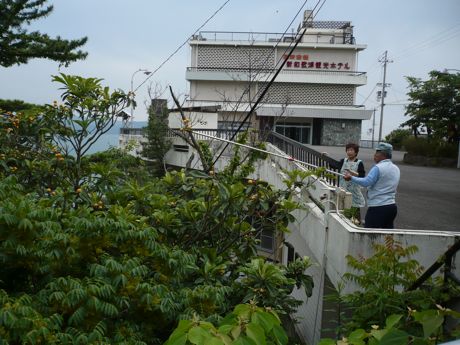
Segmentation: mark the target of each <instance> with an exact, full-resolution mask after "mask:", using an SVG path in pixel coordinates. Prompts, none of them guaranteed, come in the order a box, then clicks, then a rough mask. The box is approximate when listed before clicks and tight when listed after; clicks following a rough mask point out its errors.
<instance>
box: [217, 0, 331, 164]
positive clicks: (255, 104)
mask: <svg viewBox="0 0 460 345" xmlns="http://www.w3.org/2000/svg"><path fill="white" fill-rule="evenodd" d="M320 2H321V0H318V2H317V4H316V6H315V7H314V9H313V11H312V12H311V13H310V14H309V16H308V18H307V20H308V19H309V18H310V17H313V18H314V17H315V16H316V15H317V14H318V12H319V10H320V9H321V8H322V7H323V5H324V3H325V2H326V0H324V1H323V3H322V4H321V6H320V8H319V10H318V11H317V12H316V15H315V16H312V15H313V13H314V11H315V9H316V7H318V5H319V3H320ZM305 3H306V1H305ZM306 30H307V27H305V28H304V30H303V32H302V33H300V34H299V37H298V38H297V39H296V41H295V44H294V46H293V47H292V48H291V49H290V51H289V55H291V54H292V53H293V52H294V50H295V48H296V47H297V46H298V45H299V43H300V41H301V40H302V37H303V35H304V34H305V32H306ZM278 61H281V65H280V66H279V68H278V70H277V71H276V72H275V74H274V75H273V77H272V78H271V80H270V81H269V83H268V84H267V85H266V86H265V89H264V90H263V91H262V92H261V94H260V95H259V97H258V98H257V100H256V102H255V103H254V105H253V106H252V107H251V109H250V110H249V112H248V114H247V115H246V117H245V118H244V120H243V122H241V124H240V125H239V127H238V129H237V130H236V131H235V132H234V133H233V134H232V137H231V139H230V140H233V139H234V138H235V136H236V135H237V134H238V132H239V131H240V130H241V128H242V127H243V125H244V124H245V123H246V121H247V120H248V119H249V118H250V116H251V115H252V114H253V112H254V110H255V109H256V107H257V106H258V105H259V103H260V102H261V101H262V99H263V98H264V97H265V95H266V93H267V91H268V89H269V88H270V86H271V85H272V84H273V82H274V81H275V79H276V77H277V76H278V74H279V73H280V72H281V70H282V69H283V67H284V65H285V64H286V61H287V59H284V58H282V59H281V58H280V60H278ZM228 145H229V144H228V143H227V144H226V145H225V146H224V149H223V150H222V151H221V152H220V153H219V155H218V156H217V158H216V159H215V160H214V162H213V164H212V166H213V165H214V164H215V163H216V162H217V160H218V159H219V158H220V156H221V155H222V154H223V153H224V151H225V149H226V148H227V147H228Z"/></svg>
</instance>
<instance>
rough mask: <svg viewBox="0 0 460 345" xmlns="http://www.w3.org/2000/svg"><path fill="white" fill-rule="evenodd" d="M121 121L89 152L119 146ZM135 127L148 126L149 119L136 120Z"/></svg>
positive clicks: (133, 124)
mask: <svg viewBox="0 0 460 345" xmlns="http://www.w3.org/2000/svg"><path fill="white" fill-rule="evenodd" d="M121 126H122V124H121V122H117V123H116V124H115V125H114V126H113V127H112V128H111V129H110V130H109V131H108V132H107V133H105V134H104V135H102V136H101V137H100V138H99V140H98V141H96V142H95V143H94V145H93V146H91V148H90V149H89V151H88V154H91V153H96V152H100V151H105V150H108V149H109V148H111V147H118V140H119V138H118V136H119V134H120V128H121ZM132 126H133V128H143V127H146V126H147V121H134V122H133V123H132Z"/></svg>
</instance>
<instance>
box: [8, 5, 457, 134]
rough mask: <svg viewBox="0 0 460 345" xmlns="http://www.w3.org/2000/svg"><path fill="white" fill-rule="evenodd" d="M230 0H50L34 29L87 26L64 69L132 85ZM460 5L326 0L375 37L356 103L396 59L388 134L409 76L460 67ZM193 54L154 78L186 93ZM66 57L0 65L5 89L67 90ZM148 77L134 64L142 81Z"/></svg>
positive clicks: (364, 34) (246, 23)
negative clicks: (61, 83) (61, 86)
mask: <svg viewBox="0 0 460 345" xmlns="http://www.w3.org/2000/svg"><path fill="white" fill-rule="evenodd" d="M224 2H225V1H224V0H212V1H211V0H195V1H185V0H182V1H179V0H169V1H154V0H130V1H121V0H78V1H69V0H55V1H50V2H49V3H50V4H53V5H54V11H53V12H52V13H51V15H50V16H49V17H47V18H45V19H41V20H39V21H37V22H35V23H34V24H33V29H36V30H39V31H41V32H43V33H48V34H49V35H51V36H56V35H61V36H62V37H63V38H67V39H70V38H80V37H83V36H88V38H89V40H88V43H87V44H86V46H85V47H84V50H86V51H87V52H88V53H89V55H88V58H87V59H86V60H83V61H80V62H76V63H73V64H71V65H70V66H69V67H68V68H61V70H60V71H61V72H64V73H68V74H78V75H82V76H86V77H98V78H103V79H104V83H105V84H106V85H108V86H110V87H111V88H121V89H124V90H125V91H129V89H130V81H131V77H132V75H133V73H134V72H135V71H136V70H137V69H139V68H146V69H149V70H154V69H156V68H157V67H158V66H159V64H160V63H161V62H162V61H163V60H164V59H165V58H167V57H168V56H169V54H170V53H172V52H173V51H174V50H175V49H176V48H177V47H178V46H179V45H181V44H182V43H183V42H184V41H185V40H186V39H187V37H189V36H190V35H191V34H192V33H193V32H194V31H195V30H196V29H197V28H198V27H199V26H200V25H202V24H203V22H204V21H205V20H206V19H207V18H208V17H209V16H210V15H211V14H212V13H214V12H215V11H216V10H217V9H218V8H219V7H220V6H221V5H222V4H223V3H224ZM303 2H304V1H303V0H301V1H298V0H295V1H294V0H277V1H275V0H230V2H229V3H228V4H227V5H226V6H225V7H224V9H223V10H222V11H220V12H219V13H218V14H217V15H216V16H215V17H214V18H213V19H212V20H211V21H210V22H209V23H208V24H207V25H206V26H205V27H204V28H203V29H202V30H211V31H212V30H215V31H266V32H283V31H284V30H285V29H286V27H287V26H288V24H289V23H290V22H291V20H292V19H293V17H294V16H295V14H296V13H297V11H298V10H299V8H300V7H301V5H302V4H303ZM316 3H317V0H309V1H308V2H307V5H306V9H312V8H313V7H314V6H315V5H316ZM459 13H460V1H459V0H386V1H376V0H326V2H325V4H324V6H323V7H322V9H321V10H320V12H319V13H318V15H317V17H316V19H317V20H345V21H351V22H352V24H353V25H354V35H355V37H356V41H357V43H359V44H366V45H367V49H366V50H364V51H363V52H361V53H360V55H359V64H358V70H359V71H364V72H367V73H368V83H367V85H366V86H362V87H359V88H358V97H357V103H358V104H362V103H363V102H364V100H365V99H366V98H367V101H366V102H365V105H366V107H367V108H368V109H373V108H374V107H376V106H377V102H376V95H375V93H376V91H375V90H374V91H372V90H373V89H374V87H375V84H376V83H377V82H379V81H381V78H382V68H381V66H380V64H379V63H378V58H379V56H381V55H382V54H383V52H384V51H385V50H388V54H389V58H390V59H391V60H393V63H391V64H389V65H388V70H387V71H388V73H387V82H388V83H391V84H392V86H391V88H390V89H389V90H388V97H387V99H386V102H387V103H389V105H388V106H386V107H385V113H384V121H383V132H384V134H386V133H388V132H390V131H391V130H393V129H395V128H397V127H398V126H399V124H400V123H402V122H403V121H405V119H406V118H405V117H404V106H403V105H401V104H402V103H404V102H405V101H406V91H407V82H406V81H405V79H404V76H415V77H419V78H426V77H427V75H428V72H429V71H431V70H433V69H437V70H443V69H445V68H448V69H460V16H459ZM302 15H303V13H301V15H300V16H299V17H298V18H297V19H296V20H295V21H294V24H293V25H292V27H293V28H297V26H298V24H299V23H300V21H301V16H302ZM189 54H190V50H189V47H188V45H186V46H184V48H182V49H181V50H180V52H179V53H178V54H176V55H175V56H174V57H173V58H172V59H171V60H170V61H169V62H168V63H167V64H166V65H165V66H164V67H163V68H161V69H160V70H159V71H158V72H157V73H156V74H155V75H154V76H153V77H152V78H151V79H150V80H151V81H154V82H156V83H160V84H162V85H165V86H166V85H172V86H173V88H174V90H175V91H176V92H177V93H178V94H186V93H188V84H187V82H186V80H185V69H186V67H187V66H189V65H190V61H189V60H190V57H189ZM58 65H59V64H58V63H56V62H52V61H48V60H32V61H31V62H29V63H28V64H27V65H21V66H15V67H10V68H7V69H5V68H3V67H0V98H3V99H22V100H24V101H26V102H31V103H39V104H43V103H51V102H52V101H53V100H57V99H59V94H60V92H59V90H58V85H57V84H53V83H52V82H51V75H55V74H57V73H59V68H58V67H59V66H58ZM144 77H145V76H144V75H143V74H141V73H138V74H136V76H135V78H134V85H135V87H136V86H138V85H139V84H140V83H141V82H142V81H143V80H144ZM147 84H148V83H146V84H144V86H143V87H141V88H140V89H139V91H138V92H137V101H138V103H139V104H140V106H139V107H138V109H137V110H136V112H135V114H136V118H135V120H145V119H146V117H147V116H146V111H145V107H144V106H143V103H144V101H145V100H146V99H147V92H146V85H147ZM369 95H370V96H369ZM368 96H369V97H368ZM392 103H393V104H392ZM395 104H398V105H395ZM377 125H378V117H377ZM370 128H371V122H370V121H364V122H363V137H364V138H366V137H369V136H368V130H369V129H370ZM376 132H377V133H378V127H376Z"/></svg>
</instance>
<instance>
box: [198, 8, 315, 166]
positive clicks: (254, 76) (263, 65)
mask: <svg viewBox="0 0 460 345" xmlns="http://www.w3.org/2000/svg"><path fill="white" fill-rule="evenodd" d="M320 1H321V0H320ZM307 2H308V0H305V1H304V2H303V4H302V6H300V8H299V10H298V11H297V13H296V14H295V15H294V17H293V18H292V20H291V21H290V22H289V24H288V25H287V26H286V29H285V30H284V32H283V33H282V34H281V36H280V38H279V39H278V40H277V41H276V43H275V45H274V46H273V48H272V49H271V51H270V53H269V54H267V56H266V57H265V60H264V61H263V63H262V64H261V65H260V67H259V68H258V70H257V72H256V73H255V74H253V75H252V76H251V77H250V78H249V81H248V84H247V86H246V88H245V89H244V90H243V92H242V93H241V96H240V97H239V99H238V100H237V101H236V102H235V111H237V110H238V109H237V107H238V105H239V104H241V103H242V102H243V98H244V96H245V95H246V94H247V93H248V92H249V91H250V90H251V87H252V85H253V84H254V83H255V80H257V77H258V76H259V75H260V74H261V73H263V71H264V69H265V67H266V66H268V63H269V59H271V54H272V53H274V54H276V49H277V48H278V46H279V44H280V43H281V42H282V39H283V37H285V35H286V33H287V32H288V31H289V29H290V28H291V27H292V24H293V23H294V21H295V20H296V19H297V17H298V16H299V14H300V12H301V11H302V9H303V8H304V7H305V5H306V4H307ZM318 3H319V1H318ZM316 6H318V4H317V5H316ZM316 6H315V8H316ZM292 44H294V41H290V42H289V44H288V46H287V47H286V49H285V51H284V53H286V51H288V50H289V49H290V47H291V45H292ZM251 46H252V45H251ZM283 55H284V54H281V56H283ZM280 60H281V59H278V61H277V62H276V64H275V66H277V65H278V64H279V62H280ZM256 61H258V60H256ZM249 72H250V71H249ZM268 78H269V74H268V75H267V77H266V79H265V80H264V81H263V82H267V80H268ZM248 101H249V102H248V104H247V105H246V107H245V108H244V109H243V112H246V111H248V109H249V108H250V107H251V102H252V99H250V98H249V97H248ZM212 142H213V140H211V143H212ZM223 145H224V144H223V143H221V144H220V145H219V146H218V147H217V150H220V149H221V148H222V146H223ZM224 150H225V149H224ZM195 165H196V163H195ZM195 165H194V166H195Z"/></svg>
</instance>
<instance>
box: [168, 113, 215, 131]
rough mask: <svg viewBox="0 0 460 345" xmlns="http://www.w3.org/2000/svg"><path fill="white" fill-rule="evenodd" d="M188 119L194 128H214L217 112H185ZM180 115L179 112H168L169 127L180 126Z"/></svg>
mask: <svg viewBox="0 0 460 345" xmlns="http://www.w3.org/2000/svg"><path fill="white" fill-rule="evenodd" d="M185 116H186V117H187V118H188V119H189V120H190V126H191V127H193V128H195V129H216V128H217V113H201V112H185ZM181 127H183V125H182V117H181V116H180V114H179V113H170V114H169V128H181Z"/></svg>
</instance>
